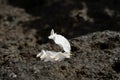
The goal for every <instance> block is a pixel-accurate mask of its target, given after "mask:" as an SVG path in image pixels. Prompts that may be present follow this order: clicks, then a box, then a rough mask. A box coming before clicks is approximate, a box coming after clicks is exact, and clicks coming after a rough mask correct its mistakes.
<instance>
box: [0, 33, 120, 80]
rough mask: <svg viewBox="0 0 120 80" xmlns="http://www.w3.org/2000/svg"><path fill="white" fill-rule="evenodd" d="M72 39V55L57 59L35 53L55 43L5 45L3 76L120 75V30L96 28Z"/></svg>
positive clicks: (81, 78) (9, 79) (67, 78)
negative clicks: (35, 46)
mask: <svg viewBox="0 0 120 80" xmlns="http://www.w3.org/2000/svg"><path fill="white" fill-rule="evenodd" d="M70 42H71V46H72V54H73V55H72V56H71V58H70V59H65V60H64V61H61V62H55V63H51V62H43V61H41V60H40V59H39V58H36V57H35V56H36V54H37V53H38V52H39V50H40V49H42V48H46V49H50V47H48V46H52V44H49V43H47V44H43V45H39V46H38V47H37V48H32V47H26V48H22V49H20V48H18V46H17V44H15V43H14V45H12V46H11V47H7V46H6V47H5V45H4V47H2V48H1V55H0V57H1V58H0V59H1V60H0V65H1V68H2V69H1V71H0V72H1V73H0V77H1V78H3V79H4V80H13V79H15V80H22V79H23V80H39V79H40V80H89V79H90V80H97V79H100V80H119V79H120V33H117V32H112V31H104V32H95V33H93V34H88V35H86V36H81V37H78V38H73V39H71V40H70ZM11 44H13V43H11ZM18 44H19V43H18ZM16 46H17V47H16ZM52 47H54V46H52ZM2 50H4V51H2ZM6 51H7V52H6ZM10 51H11V52H10Z"/></svg>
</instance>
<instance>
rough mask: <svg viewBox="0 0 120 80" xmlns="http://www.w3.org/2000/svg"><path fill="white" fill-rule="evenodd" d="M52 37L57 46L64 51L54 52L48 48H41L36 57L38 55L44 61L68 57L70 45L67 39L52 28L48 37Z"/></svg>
mask: <svg viewBox="0 0 120 80" xmlns="http://www.w3.org/2000/svg"><path fill="white" fill-rule="evenodd" d="M48 38H49V39H52V40H53V41H54V42H55V43H56V44H57V45H58V46H60V47H61V48H62V49H63V50H64V51H65V52H55V51H48V50H41V52H40V53H38V54H37V56H36V57H40V58H41V60H44V62H47V61H51V62H54V61H61V60H63V59H65V58H70V55H71V54H70V52H71V46H70V43H69V41H68V40H67V39H66V38H65V37H64V36H62V35H60V34H57V33H54V30H53V29H52V30H51V34H50V36H49V37H48Z"/></svg>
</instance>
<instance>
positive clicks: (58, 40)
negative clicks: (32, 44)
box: [48, 29, 71, 53]
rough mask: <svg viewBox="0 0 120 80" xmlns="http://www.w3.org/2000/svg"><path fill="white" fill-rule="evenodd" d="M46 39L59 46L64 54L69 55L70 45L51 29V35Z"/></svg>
mask: <svg viewBox="0 0 120 80" xmlns="http://www.w3.org/2000/svg"><path fill="white" fill-rule="evenodd" d="M48 38H49V39H52V40H54V42H55V43H56V44H57V45H59V46H60V47H61V48H62V49H63V50H64V51H65V52H68V53H70V51H71V47H70V43H69V41H68V40H67V39H66V38H65V37H64V36H62V35H60V34H57V33H54V30H53V29H52V30H51V34H50V36H49V37H48Z"/></svg>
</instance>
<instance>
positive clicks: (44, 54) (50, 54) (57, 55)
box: [37, 50, 70, 62]
mask: <svg viewBox="0 0 120 80" xmlns="http://www.w3.org/2000/svg"><path fill="white" fill-rule="evenodd" d="M37 57H40V58H41V60H44V61H45V62H47V61H51V62H54V61H61V60H63V59H64V58H70V54H68V53H65V52H64V53H62V52H54V51H47V50H42V51H41V52H40V53H39V54H37Z"/></svg>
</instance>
